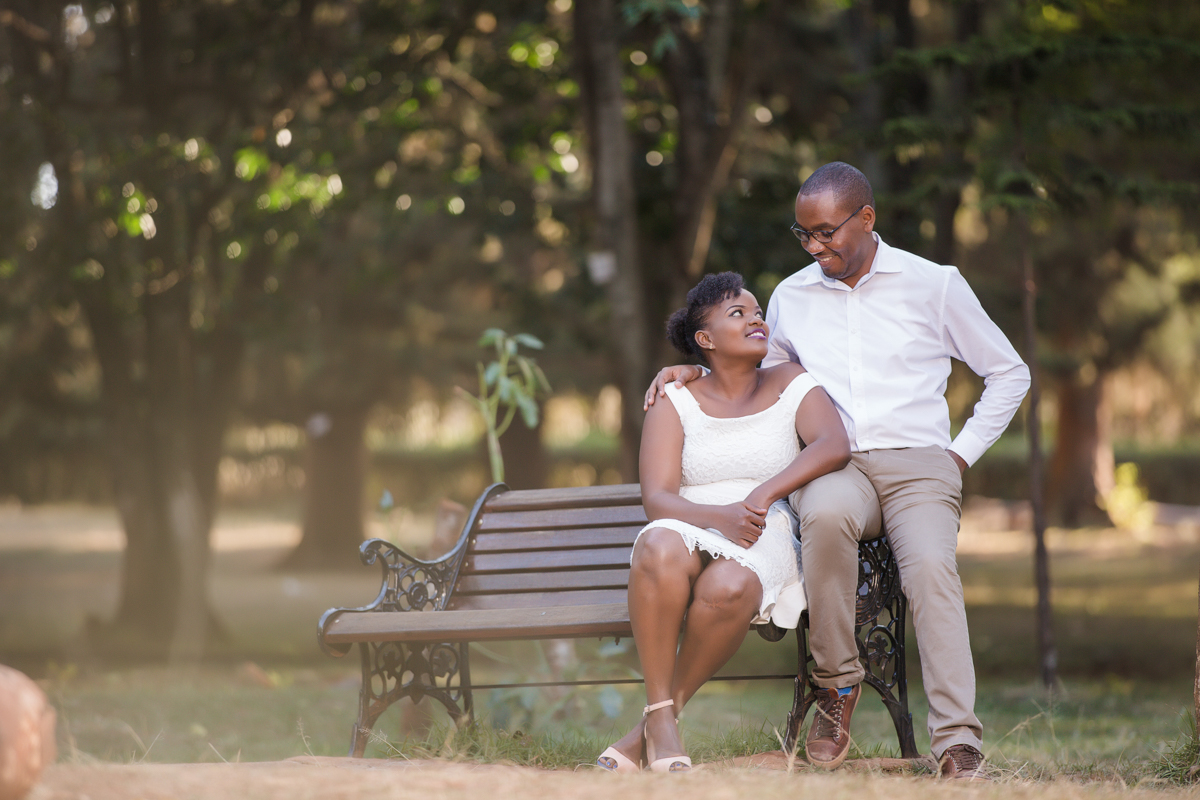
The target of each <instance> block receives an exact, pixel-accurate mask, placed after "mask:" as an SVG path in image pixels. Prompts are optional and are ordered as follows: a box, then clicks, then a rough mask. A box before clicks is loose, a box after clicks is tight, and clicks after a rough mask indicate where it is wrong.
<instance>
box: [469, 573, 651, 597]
mask: <svg viewBox="0 0 1200 800" xmlns="http://www.w3.org/2000/svg"><path fill="white" fill-rule="evenodd" d="M628 586H629V567H628V566H626V567H625V568H624V569H597V570H590V571H587V572H539V573H534V574H528V573H522V572H516V573H512V572H505V573H500V574H497V575H467V576H464V577H463V578H461V579H460V580H459V582H458V586H457V587H455V589H454V594H453V595H452V596H454V597H461V596H463V595H472V594H505V593H512V592H541V591H546V590H555V589H560V590H561V589H568V590H576V591H578V590H582V589H620V590H622V591H624V590H625V589H626V587H628Z"/></svg>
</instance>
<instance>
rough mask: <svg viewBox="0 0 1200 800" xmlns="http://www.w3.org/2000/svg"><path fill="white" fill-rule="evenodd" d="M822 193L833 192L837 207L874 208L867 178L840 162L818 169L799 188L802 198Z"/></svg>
mask: <svg viewBox="0 0 1200 800" xmlns="http://www.w3.org/2000/svg"><path fill="white" fill-rule="evenodd" d="M822 192H833V194H834V197H836V198H837V201H838V205H839V206H842V207H843V208H847V209H850V208H858V207H859V206H870V207H871V208H874V207H875V193H874V192H873V191H871V182H870V181H869V180H867V176H866V175H863V174H862V173H861V172H859V171H858V170H857V169H855V168H854V167H852V166H850V165H849V164H846V163H844V162H841V161H831V162H830V163H828V164H826V165H824V166H823V167H819V168H818V169H817V171H816V172H814V173H813V174H812V175H809V176H808V180H806V181H805V182H804V184H803V185H801V187H800V194H801V195H804V196H812V195H815V194H821V193H822Z"/></svg>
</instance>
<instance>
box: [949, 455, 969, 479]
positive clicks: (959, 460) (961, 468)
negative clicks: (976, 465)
mask: <svg viewBox="0 0 1200 800" xmlns="http://www.w3.org/2000/svg"><path fill="white" fill-rule="evenodd" d="M946 452H947V453H949V454H950V457H951V458H953V459H954V463H955V464H958V474H959V475H962V474H963V473H964V472H966V471H967V462H966V461H964V460H963V457H962V456H960V455H959V454H958V453H956V452H954V451H953V450H947V451H946Z"/></svg>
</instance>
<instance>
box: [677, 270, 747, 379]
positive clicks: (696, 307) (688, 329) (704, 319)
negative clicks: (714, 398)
mask: <svg viewBox="0 0 1200 800" xmlns="http://www.w3.org/2000/svg"><path fill="white" fill-rule="evenodd" d="M745 286H746V285H745V283H744V282H743V281H742V276H741V275H738V274H737V273H736V272H720V273H717V274H716V275H705V276H704V278H703V279H702V280H701V281H700V282H699V283H697V284H696V285H695V286H693V287H692V290H691V291H690V292H688V293H687V305H686V306H685V307H683V308H681V309H679V310H678V311H676V312H675V313H674V314H672V315H671V316H670V318H669V319H668V320H667V341H669V342H670V343H671V344H672V345H674V346H675V349H676V350H678V351H679V352H681V353H683V354H684V355H685V356H691V357H693V358H698V359H700V360H701V361H704V362H705V363H708V359H707V358H705V356H704V350H702V349H701V348H700V345H698V344H696V331H699V330H703V329H704V326H705V325H706V324H707V323H708V314H709V312H710V311H712V310H713V308H715V307H716V306H719V305H720V304H721V303H723V302H725V301H726V300H728V299H729V298H731V297H737V296H738V295H739V294H741V293H742V289H744V288H745Z"/></svg>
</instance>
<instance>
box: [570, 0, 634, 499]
mask: <svg viewBox="0 0 1200 800" xmlns="http://www.w3.org/2000/svg"><path fill="white" fill-rule="evenodd" d="M618 24H619V23H618V21H617V10H616V6H615V3H614V2H613V0H578V2H576V4H575V25H574V28H575V36H576V41H577V43H578V47H579V59H578V63H579V70H580V78H581V80H580V84H581V87H582V89H583V96H584V113H585V116H586V121H587V130H588V145H589V150H590V155H591V161H592V207H593V213H594V217H595V224H594V230H593V234H592V252H590V253H589V254H588V268H589V272H590V273H591V276H592V279H593V280H594V281H595V282H596V283H598V284H601V285H603V286H604V288H605V291H606V292H607V294H608V301H609V309H610V310H609V325H610V327H609V330H610V336H611V338H612V341H611V345H610V346H611V348H612V350H611V352H612V353H613V356H614V360H615V362H616V366H617V374H618V375H620V389H621V474H622V476H623V477H624V479H625V480H627V481H633V480H637V454H638V447H639V444H640V441H641V433H642V417H643V412H642V398H643V396H644V394H645V391H646V387H647V386H648V385H649V384H650V379H651V377H652V375H651V372H650V359H649V357H648V352H649V351H648V342H649V335H648V324H649V321H648V320H647V318H646V306H645V302H644V299H643V298H644V288H643V280H642V271H641V266H640V264H639V260H638V227H637V195H636V192H635V189H634V183H633V162H632V159H633V147H632V143H631V141H630V136H629V131H628V129H627V128H626V123H625V116H624V109H625V95H624V92H623V91H622V90H621V77H622V73H621V69H622V68H621V53H620V41H619V35H618Z"/></svg>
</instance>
